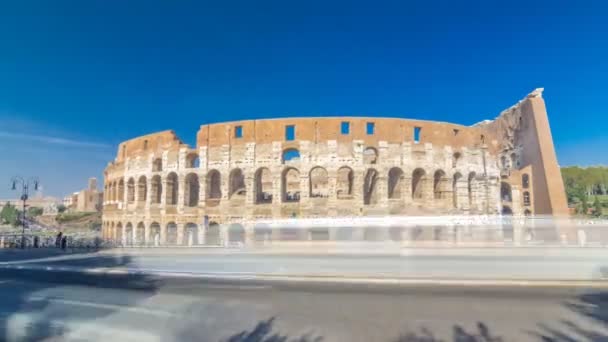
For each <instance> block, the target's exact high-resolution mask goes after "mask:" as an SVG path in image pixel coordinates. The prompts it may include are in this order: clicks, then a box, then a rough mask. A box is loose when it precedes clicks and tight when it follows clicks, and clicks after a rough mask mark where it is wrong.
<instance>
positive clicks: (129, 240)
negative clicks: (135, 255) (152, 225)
mask: <svg viewBox="0 0 608 342" xmlns="http://www.w3.org/2000/svg"><path fill="white" fill-rule="evenodd" d="M125 242H126V244H127V246H133V225H132V224H131V222H129V223H127V226H126V227H125Z"/></svg>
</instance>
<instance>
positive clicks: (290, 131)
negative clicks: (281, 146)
mask: <svg viewBox="0 0 608 342" xmlns="http://www.w3.org/2000/svg"><path fill="white" fill-rule="evenodd" d="M295 139H296V126H294V125H287V126H285V140H287V141H291V140H295Z"/></svg>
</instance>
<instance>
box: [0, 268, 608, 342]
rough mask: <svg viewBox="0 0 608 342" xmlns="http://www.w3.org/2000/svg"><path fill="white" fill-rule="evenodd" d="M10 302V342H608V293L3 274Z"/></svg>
mask: <svg viewBox="0 0 608 342" xmlns="http://www.w3.org/2000/svg"><path fill="white" fill-rule="evenodd" d="M107 266H111V265H107ZM116 266H120V265H116ZM0 298H2V300H1V302H0V303H1V304H0V340H7V341H28V340H30V341H39V340H44V339H48V340H51V341H55V340H62V341H63V340H66V341H82V340H86V341H249V342H253V341H267V342H270V341H274V342H278V341H284V340H282V339H280V338H281V337H288V339H287V340H286V341H291V339H296V338H301V337H304V338H303V339H301V340H299V341H316V338H322V340H323V341H362V342H363V341H365V342H369V341H387V342H389V341H401V342H434V341H439V339H441V340H442V341H490V340H492V339H481V338H479V336H480V335H481V334H483V331H484V328H482V329H481V330H480V329H479V328H478V324H479V323H481V324H483V325H484V326H485V327H487V330H488V331H489V333H488V334H489V335H491V336H492V337H501V338H502V341H543V338H542V336H545V337H546V338H553V339H544V341H585V340H589V341H606V340H608V330H606V322H607V321H608V293H602V292H591V291H586V290H584V289H575V288H572V289H566V288H559V289H558V288H533V289H531V288H498V287H493V288H472V287H428V286H427V287H389V286H367V287H345V286H336V285H311V284H307V285H303V284H299V285H288V284H284V285H277V284H273V285H268V284H264V283H259V282H258V283H252V282H208V281H201V280H182V281H179V280H163V279H155V278H152V277H146V276H142V275H139V276H113V277H108V276H87V275H74V276H58V275H57V274H53V273H50V272H35V273H27V272H11V271H7V270H3V271H1V272H0ZM256 328H257V329H256ZM425 331H426V333H425ZM428 334H432V335H433V336H435V337H436V338H437V339H435V340H433V339H430V338H429V337H428ZM585 335H586V336H588V337H589V339H585V338H584V336H585ZM472 336H477V338H478V339H471V338H473V337H472ZM231 337H232V339H230V338H231ZM492 341H499V340H498V339H494V340H492Z"/></svg>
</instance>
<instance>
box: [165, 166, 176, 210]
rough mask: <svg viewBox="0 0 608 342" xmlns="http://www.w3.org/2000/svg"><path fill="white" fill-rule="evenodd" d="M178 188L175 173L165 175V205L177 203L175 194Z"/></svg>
mask: <svg viewBox="0 0 608 342" xmlns="http://www.w3.org/2000/svg"><path fill="white" fill-rule="evenodd" d="M178 190H179V183H178V181H177V174H175V172H171V173H170V174H169V175H167V191H166V194H167V197H166V199H165V203H166V204H167V205H177V194H178Z"/></svg>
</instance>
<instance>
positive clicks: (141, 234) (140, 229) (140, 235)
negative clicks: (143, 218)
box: [135, 222, 146, 245]
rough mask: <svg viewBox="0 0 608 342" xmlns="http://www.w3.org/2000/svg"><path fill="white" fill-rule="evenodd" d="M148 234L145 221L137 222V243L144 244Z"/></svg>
mask: <svg viewBox="0 0 608 342" xmlns="http://www.w3.org/2000/svg"><path fill="white" fill-rule="evenodd" d="M145 236H146V226H145V225H144V223H143V222H139V223H138V224H137V228H135V244H137V245H143V244H144V243H145Z"/></svg>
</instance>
